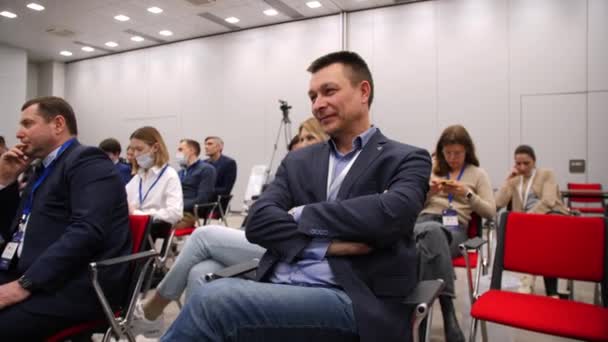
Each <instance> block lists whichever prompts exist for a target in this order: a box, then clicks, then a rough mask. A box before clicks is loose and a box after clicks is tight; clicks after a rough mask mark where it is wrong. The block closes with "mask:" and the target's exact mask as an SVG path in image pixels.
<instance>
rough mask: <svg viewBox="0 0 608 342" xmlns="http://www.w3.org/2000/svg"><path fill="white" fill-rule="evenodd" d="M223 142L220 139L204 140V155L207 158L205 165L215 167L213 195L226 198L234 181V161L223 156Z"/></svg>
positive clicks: (210, 138)
mask: <svg viewBox="0 0 608 342" xmlns="http://www.w3.org/2000/svg"><path fill="white" fill-rule="evenodd" d="M223 152H224V141H223V140H222V138H220V137H206V138H205V154H206V155H207V157H209V158H208V159H207V160H205V161H206V162H207V163H209V164H211V165H213V166H215V169H216V170H217V177H216V180H215V194H216V195H222V196H227V195H230V193H231V192H232V188H233V187H234V182H235V181H236V161H234V159H232V158H230V157H228V156H226V155H224V154H223Z"/></svg>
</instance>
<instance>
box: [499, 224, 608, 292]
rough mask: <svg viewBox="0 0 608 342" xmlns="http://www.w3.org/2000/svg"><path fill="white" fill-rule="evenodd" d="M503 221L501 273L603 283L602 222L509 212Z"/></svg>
mask: <svg viewBox="0 0 608 342" xmlns="http://www.w3.org/2000/svg"><path fill="white" fill-rule="evenodd" d="M505 221H506V222H505V223H504V225H505V226H504V237H503V240H504V241H503V242H502V243H504V246H503V248H504V249H503V251H504V253H503V267H504V269H506V270H511V271H516V272H522V273H532V274H538V275H544V276H549V277H557V278H566V279H574V280H582V281H593V282H601V281H602V280H603V277H604V273H605V272H606V266H608V265H605V262H606V260H605V258H606V254H605V253H606V247H607V246H606V236H605V234H606V228H605V223H604V218H601V217H576V216H565V215H541V214H525V213H513V212H512V213H509V215H508V216H507V218H506V220H505ZM499 243H501V241H499Z"/></svg>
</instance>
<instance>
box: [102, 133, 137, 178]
mask: <svg viewBox="0 0 608 342" xmlns="http://www.w3.org/2000/svg"><path fill="white" fill-rule="evenodd" d="M99 148H100V149H101V150H102V151H104V152H105V153H106V154H107V155H108V157H109V158H110V160H111V161H112V163H114V166H115V167H116V170H118V174H119V175H120V178H121V179H122V181H123V183H124V184H125V185H126V184H127V183H129V181H130V180H131V177H132V175H131V164H129V163H127V162H126V161H124V160H122V159H121V158H120V152H121V151H122V148H121V147H120V143H119V142H118V140H116V139H114V138H108V139H105V140H103V141H102V142H101V143H99Z"/></svg>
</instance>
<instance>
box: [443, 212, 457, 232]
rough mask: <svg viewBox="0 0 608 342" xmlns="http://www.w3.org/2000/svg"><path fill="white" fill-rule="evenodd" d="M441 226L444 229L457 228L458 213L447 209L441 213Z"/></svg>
mask: <svg viewBox="0 0 608 342" xmlns="http://www.w3.org/2000/svg"><path fill="white" fill-rule="evenodd" d="M441 219H442V223H443V226H444V227H446V228H458V213H457V212H456V210H454V209H451V208H448V209H445V210H444V211H443V212H442V213H441Z"/></svg>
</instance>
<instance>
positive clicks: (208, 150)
mask: <svg viewBox="0 0 608 342" xmlns="http://www.w3.org/2000/svg"><path fill="white" fill-rule="evenodd" d="M220 151H221V146H220V144H219V142H218V141H217V140H215V139H207V141H205V154H206V155H208V156H214V155H216V154H218V153H219V152H220Z"/></svg>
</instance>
